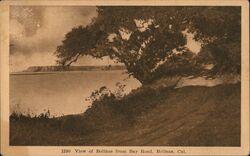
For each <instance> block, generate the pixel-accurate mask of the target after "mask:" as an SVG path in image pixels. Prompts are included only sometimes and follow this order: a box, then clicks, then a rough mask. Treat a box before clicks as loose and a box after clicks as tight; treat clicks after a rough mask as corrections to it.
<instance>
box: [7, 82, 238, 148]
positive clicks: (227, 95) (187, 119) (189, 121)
mask: <svg viewBox="0 0 250 156" xmlns="http://www.w3.org/2000/svg"><path fill="white" fill-rule="evenodd" d="M124 101H126V102H125V103H124ZM121 103H123V104H121ZM114 107H115V108H114ZM106 108H108V109H106ZM114 111H115V113H114ZM88 112H89V113H86V114H85V117H84V116H81V115H79V116H71V117H70V118H71V119H70V120H68V119H69V117H65V118H63V117H62V118H60V119H58V120H61V121H62V122H59V123H60V124H59V125H60V126H57V127H53V126H50V125H52V124H48V123H49V122H52V120H53V119H49V120H51V121H47V122H46V124H47V126H44V125H42V124H36V123H35V124H34V122H33V124H32V125H31V124H28V123H27V122H25V123H24V122H21V121H13V122H11V129H10V133H11V136H10V142H11V145H23V144H25V145H113V146H116V145H122V146H126V145H128V146H133V145H136V146H141V145H143V146H149V145H150V146H162V145H166V146H183V145H185V146H240V84H230V85H218V86H215V87H204V86H188V87H183V88H178V89H173V88H165V89H161V90H151V89H146V88H142V89H140V91H137V93H136V92H134V93H132V94H131V95H129V96H128V97H125V99H123V100H122V101H120V103H116V104H114V105H111V106H105V107H104V106H102V107H101V106H98V107H93V108H90V109H89V111H88ZM117 112H118V113H117ZM67 120H68V121H69V126H68V127H71V128H72V127H73V130H69V131H64V129H61V127H62V125H63V124H64V125H65V122H64V121H67ZM128 121H129V122H128ZM81 123H85V124H83V125H84V126H83V127H81V128H80V129H78V130H76V129H77V128H76V127H77V126H79V125H80V124H81ZM86 123H88V124H91V125H92V126H93V127H95V128H96V129H92V130H91V129H90V132H87V131H86V129H87V126H86V125H88V124H86ZM74 125H75V127H74ZM58 127H60V128H58ZM66 127H67V126H66ZM74 129H75V130H74ZM51 130H53V132H54V133H52V134H51ZM29 131H30V133H29ZM80 131H81V133H80ZM85 131H86V133H83V132H85ZM29 138H32V139H29ZM34 140H35V141H34Z"/></svg>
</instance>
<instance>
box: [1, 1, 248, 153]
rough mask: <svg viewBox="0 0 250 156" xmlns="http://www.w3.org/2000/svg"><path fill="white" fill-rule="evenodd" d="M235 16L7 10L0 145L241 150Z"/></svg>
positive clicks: (114, 9)
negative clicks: (4, 127)
mask: <svg viewBox="0 0 250 156" xmlns="http://www.w3.org/2000/svg"><path fill="white" fill-rule="evenodd" d="M0 3H1V2H0ZM242 12H243V11H242V6H241V5H219V6H216V5H194V6H192V5H122V4H119V5H117V4H116V5H111V4H109V3H108V5H104V4H100V5H98V4H96V5H95V4H94V5H60V4H57V5H55V4H53V5H49V4H48V3H47V5H9V7H8V14H9V16H8V30H9V32H8V37H9V39H8V48H7V49H8V52H6V53H8V54H7V57H8V60H6V61H7V62H8V64H7V66H8V70H6V71H7V72H8V73H5V74H8V81H6V82H8V84H7V85H8V99H7V101H8V104H7V103H6V104H4V103H2V102H1V107H2V108H3V105H4V107H5V108H6V109H8V117H7V118H8V122H7V125H8V129H7V131H8V135H7V136H6V137H7V140H8V142H5V144H7V146H8V147H10V148H11V147H21V148H22V147H26V146H29V147H31V148H32V147H34V148H35V147H39V146H45V147H51V146H53V147H54V146H56V147H64V148H60V150H59V152H58V154H90V153H91V151H90V150H89V151H88V152H90V153H86V151H84V149H85V148H81V147H88V148H90V147H92V146H93V147H131V149H130V150H122V149H120V150H118V149H116V150H113V149H110V148H108V149H103V148H102V149H95V151H94V153H95V154H123V155H124V154H125V155H126V154H127V155H129V154H138V153H139V154H140V155H143V154H151V155H154V154H155V155H157V154H160V155H164V154H176V155H177V154H182V155H185V154H187V153H186V152H185V150H174V148H173V149H164V147H170V148H171V147H179V148H180V149H181V148H182V147H208V148H209V147H232V148H239V149H240V148H241V147H242V146H243V144H242V143H244V140H246V139H247V138H244V137H242V136H243V133H244V134H245V136H246V137H249V136H248V133H247V132H245V130H246V128H245V127H243V125H242V122H243V119H242V117H243V116H244V117H247V116H248V115H249V110H248V109H247V110H244V111H245V112H244V111H242V109H243V107H244V108H248V105H249V99H242V97H244V96H245V95H246V90H247V91H248V87H249V86H245V87H246V88H247V89H246V90H244V89H243V87H244V83H245V84H248V81H249V73H248V72H249V62H245V64H243V63H242V59H244V58H247V59H248V56H247V57H243V55H242V54H243V49H242V48H244V47H243V46H242V42H243V41H244V40H242V39H243V36H242V35H243V33H242V32H243V30H242V28H244V27H243V25H245V24H243V22H244V21H243V20H242V16H243V14H242ZM247 29H249V28H247ZM246 32H248V31H246ZM245 46H246V44H245ZM247 46H248V47H249V44H248V45H247ZM1 53H2V51H1ZM246 53H247V55H249V51H247V52H246ZM246 53H245V54H246ZM1 57H2V55H1ZM247 61H248V60H247ZM243 69H244V70H243ZM242 73H243V74H244V75H245V76H244V75H242ZM2 75H3V74H2ZM242 80H244V81H242ZM2 82H3V79H1V83H2ZM1 91H2V90H1ZM1 94H2V93H1ZM247 96H248V95H246V97H247ZM1 97H2V96H1ZM244 101H246V103H245V104H244V105H243V103H244ZM246 105H247V106H246ZM1 111H2V109H1ZM244 113H245V115H244ZM244 121H246V120H244ZM1 122H2V120H1ZM248 125H249V123H247V124H245V126H248ZM248 128H249V127H248ZM244 129H245V130H244ZM243 130H244V131H243ZM248 130H249V129H248ZM6 134H7V133H6ZM242 139H243V140H242ZM244 145H245V143H244ZM72 146H77V147H79V148H77V149H76V148H73V149H72V148H67V147H72ZM133 147H145V149H140V150H134V149H133ZM150 147H153V149H152V148H150ZM154 147H160V148H159V149H157V148H154ZM133 150H134V152H133ZM92 152H93V151H92ZM40 154H41V153H40ZM92 154H93V153H92Z"/></svg>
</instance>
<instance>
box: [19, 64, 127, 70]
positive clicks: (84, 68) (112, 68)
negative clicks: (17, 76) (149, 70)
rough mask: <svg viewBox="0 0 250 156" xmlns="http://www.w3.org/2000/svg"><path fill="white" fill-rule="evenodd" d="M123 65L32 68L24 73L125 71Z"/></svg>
mask: <svg viewBox="0 0 250 156" xmlns="http://www.w3.org/2000/svg"><path fill="white" fill-rule="evenodd" d="M125 69H126V68H125V66H122V65H112V66H111V65H109V66H31V67H28V69H26V70H24V71H23V72H53V71H93V70H94V71H96V70H125Z"/></svg>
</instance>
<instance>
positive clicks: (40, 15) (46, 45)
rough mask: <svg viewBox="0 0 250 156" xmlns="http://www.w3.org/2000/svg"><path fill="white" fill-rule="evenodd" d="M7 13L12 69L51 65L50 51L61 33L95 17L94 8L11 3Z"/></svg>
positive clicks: (53, 48) (61, 36)
mask: <svg viewBox="0 0 250 156" xmlns="http://www.w3.org/2000/svg"><path fill="white" fill-rule="evenodd" d="M10 12H11V14H10V45H11V46H10V64H11V71H16V70H23V69H25V68H27V67H28V66H31V65H52V63H53V64H54V62H55V59H56V58H55V56H53V52H54V51H55V50H56V47H57V46H58V45H59V44H60V43H61V41H62V40H63V38H64V35H65V34H66V33H67V32H69V31H70V30H71V29H72V28H73V27H76V26H79V25H83V26H85V25H87V24H89V23H90V22H91V20H92V18H94V17H96V16H97V12H96V8H95V7H37V6H36V7H34V6H33V7H22V6H14V7H11V9H10ZM21 68H22V69H21Z"/></svg>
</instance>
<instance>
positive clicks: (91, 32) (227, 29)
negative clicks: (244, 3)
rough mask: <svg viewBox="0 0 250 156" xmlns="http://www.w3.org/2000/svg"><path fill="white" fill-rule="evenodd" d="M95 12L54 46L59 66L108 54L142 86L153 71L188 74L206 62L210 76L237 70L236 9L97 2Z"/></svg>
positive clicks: (156, 72)
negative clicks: (190, 39)
mask: <svg viewBox="0 0 250 156" xmlns="http://www.w3.org/2000/svg"><path fill="white" fill-rule="evenodd" d="M97 12H98V16H97V17H96V18H95V19H93V21H92V23H91V24H89V25H88V26H86V27H82V26H79V27H77V28H73V29H72V30H71V31H70V32H68V33H67V34H66V36H65V39H64V40H63V41H62V44H61V45H60V46H58V47H57V50H56V55H57V57H58V58H59V60H58V63H59V64H61V65H70V64H71V63H72V62H74V61H76V60H77V58H78V57H79V56H82V55H91V56H93V57H95V58H102V57H104V56H109V57H110V58H111V59H114V60H116V61H118V62H120V63H123V64H124V65H125V66H126V68H127V71H128V73H129V74H130V75H133V76H134V77H135V78H136V79H138V80H139V81H140V82H141V83H143V84H145V83H150V82H151V81H152V80H154V79H156V78H157V77H159V75H161V74H159V71H161V72H160V73H164V74H168V73H173V74H183V73H182V72H180V71H185V72H184V73H185V74H187V75H188V74H194V71H195V73H197V72H198V71H202V70H203V69H202V65H204V64H207V63H213V64H214V65H215V67H214V69H213V70H212V71H213V72H210V73H213V74H217V73H221V72H224V71H226V72H236V73H239V72H240V33H241V30H240V25H241V24H240V22H241V21H240V17H241V16H240V7H164V6H162V7H149V6H145V7H138V6H115V7H114V6H98V7H97ZM184 31H188V32H190V33H193V34H194V39H195V40H196V41H200V42H201V43H202V48H201V52H200V53H199V54H198V55H195V54H193V53H192V52H190V50H189V49H187V48H186V46H185V45H186V42H187V39H186V35H185V33H183V32H184ZM173 60H175V61H173ZM170 67H171V68H170ZM187 67H189V68H188V69H187ZM181 68H183V69H185V70H180V69H181ZM168 71H171V72H168Z"/></svg>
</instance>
